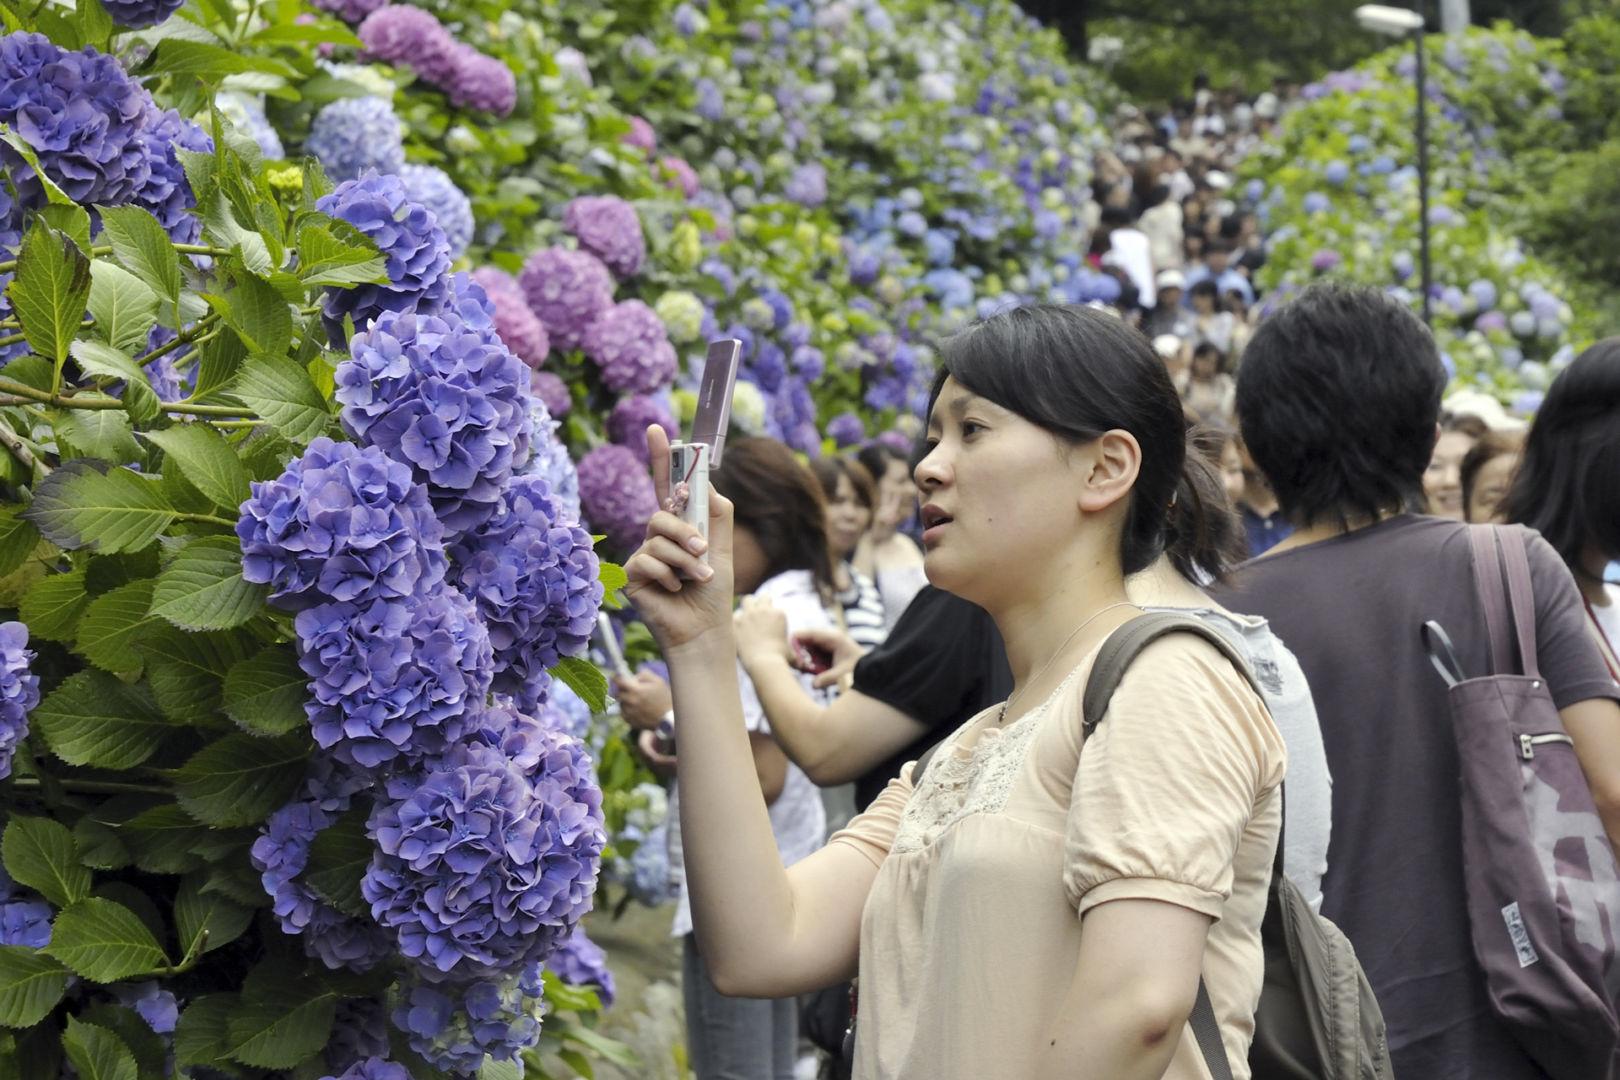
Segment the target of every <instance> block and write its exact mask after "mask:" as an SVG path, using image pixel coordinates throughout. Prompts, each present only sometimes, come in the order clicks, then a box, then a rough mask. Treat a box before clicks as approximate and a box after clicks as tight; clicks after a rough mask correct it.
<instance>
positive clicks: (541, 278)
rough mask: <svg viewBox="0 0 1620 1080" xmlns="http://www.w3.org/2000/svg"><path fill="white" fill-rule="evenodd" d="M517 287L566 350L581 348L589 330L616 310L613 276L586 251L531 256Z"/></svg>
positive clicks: (546, 251) (558, 250) (544, 251)
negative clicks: (605, 313)
mask: <svg viewBox="0 0 1620 1080" xmlns="http://www.w3.org/2000/svg"><path fill="white" fill-rule="evenodd" d="M518 283H519V284H520V285H521V286H522V287H523V295H524V296H526V297H528V299H529V307H531V308H532V309H534V313H535V314H536V315H538V316H539V317H540V321H541V322H542V323H543V324H544V325H545V328H546V332H547V333H548V334H550V335H551V340H552V341H553V342H555V343H556V344H557V345H559V346H560V347H562V348H564V349H577V348H579V347H580V345H581V344H583V343H584V341H585V331H586V329H587V328H589V327H590V325H591V324H592V323H594V322H595V321H596V319H597V317H598V316H599V315H601V314H602V313H603V312H604V311H606V310H607V309H608V308H610V307H612V306H613V274H612V272H611V271H610V270H608V268H607V267H606V266H605V265H604V264H603V263H602V260H600V259H598V258H597V257H596V256H595V255H592V254H590V253H589V252H586V251H571V250H569V249H568V248H560V247H550V248H543V249H541V250H540V251H537V252H535V253H534V254H533V255H531V256H529V261H528V262H526V263H524V265H523V272H522V274H520V275H519V276H518Z"/></svg>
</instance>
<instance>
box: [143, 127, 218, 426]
mask: <svg viewBox="0 0 1620 1080" xmlns="http://www.w3.org/2000/svg"><path fill="white" fill-rule="evenodd" d="M146 144H147V148H148V150H149V152H150V155H151V158H150V162H149V166H150V175H149V176H148V178H147V181H146V183H144V184H142V185H141V187H140V190H138V191H136V192H135V200H134V201H135V205H137V206H140V207H144V208H145V209H146V210H148V211H150V212H151V214H152V216H153V217H155V218H157V220H158V224H159V225H162V226H163V231H164V232H166V233H168V234H169V239H170V240H173V241H174V242H175V243H177V244H195V243H196V242H197V238H198V237H200V236H201V235H202V219H201V218H199V217H198V216H197V215H196V214H193V213H192V212H191V211H192V209H193V208H194V207H195V206H196V205H197V199H196V196H194V195H193V194H192V192H191V182H190V181H189V180H187V179H186V172H185V169H184V168H183V167H182V166H181V164H180V158H179V155H177V154H176V153H175V151H176V150H190V151H193V152H194V153H200V154H211V153H213V152H214V140H213V139H211V138H209V137H208V134H207V133H206V132H204V131H203V129H202V128H200V127H198V126H197V125H196V124H193V123H192V122H191V121H190V120H187V119H186V118H185V117H183V116H181V115H180V114H179V113H177V112H175V111H174V110H173V109H169V110H168V111H166V112H163V111H159V110H158V109H157V108H156V107H155V106H152V107H149V108H148V110H147V119H146ZM164 400H170V399H168V398H165V399H164Z"/></svg>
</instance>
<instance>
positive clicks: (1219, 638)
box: [1081, 611, 1264, 736]
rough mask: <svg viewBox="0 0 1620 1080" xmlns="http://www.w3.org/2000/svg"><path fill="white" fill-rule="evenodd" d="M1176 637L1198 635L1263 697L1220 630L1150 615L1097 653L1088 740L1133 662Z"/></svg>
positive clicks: (1185, 618) (1086, 715)
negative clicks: (1151, 647)
mask: <svg viewBox="0 0 1620 1080" xmlns="http://www.w3.org/2000/svg"><path fill="white" fill-rule="evenodd" d="M1174 633H1188V634H1197V635H1198V636H1199V637H1201V638H1203V639H1204V640H1205V641H1207V642H1209V643H1210V644H1211V645H1213V646H1215V647H1216V648H1217V649H1219V650H1220V651H1221V653H1222V654H1223V655H1225V657H1226V658H1227V659H1228V660H1230V661H1231V662H1232V666H1233V667H1235V668H1237V669H1238V671H1239V673H1241V674H1242V675H1243V677H1244V678H1245V679H1247V680H1248V682H1249V685H1250V686H1251V687H1253V688H1254V692H1255V693H1256V694H1260V693H1261V691H1260V686H1259V684H1258V683H1256V682H1255V679H1254V672H1252V671H1250V670H1249V662H1248V660H1246V659H1245V658H1244V656H1243V654H1242V653H1240V652H1239V651H1238V650H1237V647H1236V646H1235V645H1233V644H1232V643H1231V642H1230V641H1228V640H1227V639H1226V637H1225V636H1224V635H1223V634H1222V633H1221V632H1220V631H1219V630H1216V629H1214V628H1213V627H1211V626H1210V625H1209V624H1208V623H1206V622H1204V621H1203V620H1202V619H1200V618H1198V617H1197V616H1195V615H1184V614H1182V613H1180V612H1175V611H1149V612H1145V613H1144V614H1141V615H1138V616H1137V617H1136V618H1134V619H1132V620H1131V621H1130V622H1128V623H1126V624H1125V625H1124V626H1121V627H1120V628H1119V629H1117V630H1115V631H1114V632H1113V633H1112V634H1110V635H1109V636H1108V640H1107V641H1105V642H1103V646H1102V649H1101V650H1100V651H1099V652H1098V653H1097V660H1096V662H1095V663H1094V664H1092V666H1091V675H1090V676H1089V677H1088V678H1087V680H1086V696H1085V698H1084V699H1083V700H1082V702H1081V723H1082V725H1083V726H1084V728H1085V733H1086V735H1087V736H1090V735H1091V733H1092V732H1093V731H1094V730H1096V727H1097V725H1098V724H1100V723H1102V720H1103V717H1104V716H1105V715H1106V714H1107V712H1108V702H1109V700H1110V699H1111V698H1112V697H1113V696H1114V691H1115V690H1117V689H1118V688H1119V683H1120V680H1121V679H1123V678H1124V677H1125V669H1126V668H1128V667H1130V666H1131V661H1133V660H1135V659H1136V657H1137V654H1139V653H1140V652H1141V651H1142V650H1143V649H1145V648H1147V647H1148V646H1149V645H1151V644H1153V643H1154V642H1155V641H1158V640H1159V639H1160V638H1162V637H1164V636H1165V635H1166V634H1174ZM1261 696H1262V697H1263V696H1264V695H1263V694H1262V695H1261Z"/></svg>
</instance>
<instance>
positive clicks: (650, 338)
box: [584, 300, 676, 394]
mask: <svg viewBox="0 0 1620 1080" xmlns="http://www.w3.org/2000/svg"><path fill="white" fill-rule="evenodd" d="M584 346H585V355H586V356H589V357H590V358H591V359H592V360H594V361H595V362H596V365H597V367H598V368H599V369H600V371H601V374H602V382H603V384H605V385H606V386H607V387H608V389H610V390H615V391H617V392H618V393H621V394H654V393H657V392H658V391H659V390H662V389H663V388H664V387H666V386H668V385H669V384H670V382H671V380H673V379H674V378H675V367H676V358H675V346H673V345H671V344H670V343H669V335H668V334H667V333H666V332H665V330H664V323H663V320H661V319H659V317H658V313H657V312H655V311H654V310H653V309H652V308H650V307H648V306H647V305H646V304H644V303H642V302H641V301H640V300H626V301H625V302H624V303H622V304H614V305H613V307H611V308H609V309H608V310H607V311H605V312H603V313H602V315H601V316H600V317H599V318H598V319H597V320H596V321H595V322H593V323H591V325H590V328H589V329H587V330H586V331H585V342H584Z"/></svg>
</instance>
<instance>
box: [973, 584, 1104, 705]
mask: <svg viewBox="0 0 1620 1080" xmlns="http://www.w3.org/2000/svg"><path fill="white" fill-rule="evenodd" d="M1056 580H1058V581H1059V582H1061V583H1062V584H1061V585H1060V586H1059V587H1057V588H1053V589H1048V590H1046V591H1045V592H1044V593H1037V594H1033V595H1030V596H1028V597H1024V598H1013V599H1009V600H1007V601H1006V602H1005V603H1003V604H1001V605H998V606H996V607H994V608H989V607H987V610H989V611H990V617H991V618H992V619H994V620H995V623H996V628H997V629H998V630H999V631H1001V639H1002V641H1003V642H1004V643H1005V644H1006V647H1007V665H1008V666H1009V667H1010V668H1011V669H1012V674H1013V686H1014V693H1019V692H1021V691H1023V690H1024V689H1025V688H1026V687H1027V686H1028V685H1029V684H1030V683H1031V681H1032V680H1038V679H1041V678H1042V677H1043V676H1046V675H1048V674H1051V672H1052V671H1054V670H1058V669H1063V670H1066V668H1064V665H1063V663H1062V662H1061V661H1059V660H1058V659H1057V656H1058V654H1059V653H1067V654H1068V655H1069V656H1070V657H1076V656H1080V655H1083V653H1082V652H1081V651H1079V650H1078V649H1077V646H1078V645H1080V644H1081V643H1082V642H1086V643H1089V642H1093V641H1095V640H1096V635H1097V634H1099V633H1103V632H1105V630H1107V629H1112V627H1113V625H1114V624H1113V622H1112V621H1111V620H1108V619H1106V618H1096V620H1095V621H1094V622H1092V623H1091V624H1090V625H1088V626H1086V627H1085V629H1084V630H1082V631H1080V633H1078V634H1076V633H1075V630H1076V628H1077V627H1079V626H1081V624H1083V623H1085V622H1086V620H1087V619H1093V618H1094V617H1096V616H1098V614H1099V613H1100V612H1102V611H1103V610H1104V609H1105V608H1107V607H1109V605H1113V604H1120V603H1122V602H1125V601H1126V600H1128V597H1127V596H1126V593H1125V583H1124V581H1123V580H1122V578H1121V577H1120V575H1119V572H1118V569H1117V568H1116V569H1115V570H1113V571H1112V572H1111V573H1110V572H1108V571H1105V570H1104V569H1102V568H1101V567H1094V568H1093V569H1092V570H1091V571H1090V572H1089V573H1086V572H1081V573H1070V574H1059V575H1056ZM1121 611H1122V612H1123V609H1121ZM1048 681H1049V680H1048Z"/></svg>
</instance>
